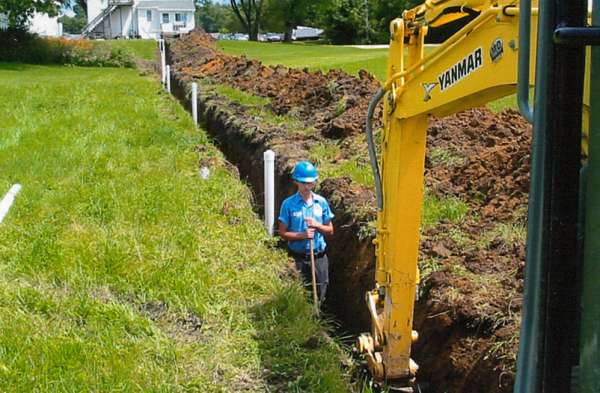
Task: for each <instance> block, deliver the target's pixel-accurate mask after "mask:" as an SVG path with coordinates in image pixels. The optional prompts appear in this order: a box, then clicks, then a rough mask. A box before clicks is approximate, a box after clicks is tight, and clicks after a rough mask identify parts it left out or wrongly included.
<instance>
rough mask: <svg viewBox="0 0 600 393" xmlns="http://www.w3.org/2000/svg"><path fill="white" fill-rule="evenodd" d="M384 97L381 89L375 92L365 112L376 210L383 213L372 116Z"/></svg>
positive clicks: (383, 91)
mask: <svg viewBox="0 0 600 393" xmlns="http://www.w3.org/2000/svg"><path fill="white" fill-rule="evenodd" d="M384 95H385V90H384V89H383V88H381V89H379V90H377V93H375V96H374V97H373V99H372V100H371V102H370V103H369V109H368V111H367V122H366V132H367V145H368V146H369V159H370V161H371V170H372V171H373V179H374V180H375V196H376V198H377V210H379V211H383V191H382V188H381V175H380V174H379V164H378V163H377V151H376V150H375V142H373V114H374V113H375V108H376V107H377V104H379V101H381V99H382V98H383V96H384Z"/></svg>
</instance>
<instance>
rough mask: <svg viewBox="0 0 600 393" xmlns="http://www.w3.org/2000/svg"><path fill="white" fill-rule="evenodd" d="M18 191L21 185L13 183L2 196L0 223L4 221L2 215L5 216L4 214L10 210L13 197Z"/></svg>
mask: <svg viewBox="0 0 600 393" xmlns="http://www.w3.org/2000/svg"><path fill="white" fill-rule="evenodd" d="M19 191H21V185H20V184H15V185H13V186H12V187H11V188H10V190H8V192H7V193H6V195H5V196H4V198H2V201H0V224H1V223H2V221H4V217H6V215H7V214H8V211H9V210H10V207H11V206H12V204H13V202H14V201H15V197H16V196H17V194H18V193H19Z"/></svg>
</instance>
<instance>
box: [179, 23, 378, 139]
mask: <svg viewBox="0 0 600 393" xmlns="http://www.w3.org/2000/svg"><path fill="white" fill-rule="evenodd" d="M206 36H207V35H206V34H202V33H200V32H196V33H194V34H190V35H188V36H186V37H185V38H184V39H181V40H177V41H174V42H173V44H172V52H173V55H172V60H173V63H174V64H176V65H177V67H178V69H179V70H180V71H181V72H183V73H185V74H188V75H190V76H193V77H199V78H210V79H212V80H214V81H215V82H218V83H223V84H227V85H230V86H233V87H236V88H239V89H241V90H244V91H247V92H250V93H252V94H256V95H259V96H262V97H268V98H271V99H272V100H271V106H272V110H273V112H275V113H276V114H279V115H282V114H289V113H292V114H293V115H294V116H296V117H297V118H298V119H301V120H303V121H305V123H306V124H307V125H310V126H313V127H315V128H316V129H317V130H318V131H319V132H320V133H322V134H323V135H325V136H329V137H342V136H349V135H353V134H357V133H359V132H362V129H363V123H364V114H365V113H366V112H367V107H368V105H369V100H370V99H371V97H372V96H373V94H374V93H375V91H376V90H377V89H378V88H379V82H377V80H376V79H375V78H374V77H373V76H372V75H370V74H369V73H367V72H366V71H361V72H360V74H359V78H356V77H353V76H351V75H348V74H347V73H345V72H343V71H340V70H332V71H329V72H328V73H326V74H323V73H321V72H309V71H308V70H307V69H304V70H299V69H294V68H287V67H284V66H280V65H279V66H276V67H268V66H265V65H263V64H262V63H261V62H259V61H256V60H250V59H247V58H246V57H244V56H242V57H235V56H229V55H226V54H224V53H222V52H219V51H217V50H216V49H215V46H214V43H213V42H212V41H209V42H207V41H208V40H207V39H206V38H205V37H206Z"/></svg>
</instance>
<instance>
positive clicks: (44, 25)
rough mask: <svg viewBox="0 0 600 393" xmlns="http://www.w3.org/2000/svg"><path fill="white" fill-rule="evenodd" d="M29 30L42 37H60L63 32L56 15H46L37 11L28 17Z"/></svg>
mask: <svg viewBox="0 0 600 393" xmlns="http://www.w3.org/2000/svg"><path fill="white" fill-rule="evenodd" d="M29 31H30V32H32V33H36V34H38V35H40V36H44V37H60V36H61V35H62V34H63V29H62V23H60V22H59V21H58V16H48V14H41V13H39V12H36V13H35V14H33V17H31V19H29Z"/></svg>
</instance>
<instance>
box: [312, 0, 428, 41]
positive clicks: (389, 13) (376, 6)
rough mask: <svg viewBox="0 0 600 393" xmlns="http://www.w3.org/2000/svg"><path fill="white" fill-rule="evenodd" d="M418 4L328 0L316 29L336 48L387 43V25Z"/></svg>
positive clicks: (391, 0) (412, 1) (395, 0)
mask: <svg viewBox="0 0 600 393" xmlns="http://www.w3.org/2000/svg"><path fill="white" fill-rule="evenodd" d="M419 3H421V0H331V1H330V3H329V4H328V5H327V7H326V8H325V9H323V10H322V11H321V14H320V26H319V27H322V28H324V29H325V34H326V36H327V37H328V38H329V39H330V40H331V41H332V42H333V43H336V44H356V43H381V44H387V43H388V42H389V36H390V33H389V25H390V22H391V21H392V20H393V19H395V18H399V17H401V16H402V12H403V11H404V10H406V9H409V8H412V7H414V6H415V5H417V4H419Z"/></svg>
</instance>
